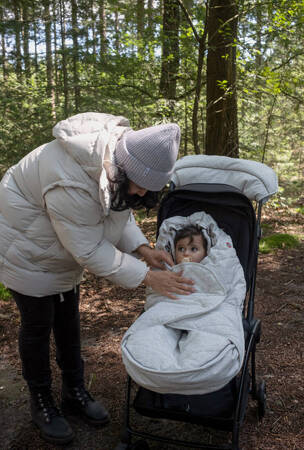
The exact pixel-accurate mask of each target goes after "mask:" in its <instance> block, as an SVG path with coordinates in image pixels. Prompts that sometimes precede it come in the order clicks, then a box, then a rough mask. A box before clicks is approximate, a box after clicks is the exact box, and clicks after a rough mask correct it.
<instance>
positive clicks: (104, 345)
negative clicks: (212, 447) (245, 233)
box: [0, 211, 304, 450]
mask: <svg viewBox="0 0 304 450" xmlns="http://www.w3.org/2000/svg"><path fill="white" fill-rule="evenodd" d="M265 220H266V222H268V224H269V225H270V227H271V229H272V231H273V230H275V231H280V232H298V233H300V232H301V233H303V225H304V219H303V216H300V215H294V216H293V217H292V218H290V217H289V216H284V215H282V213H280V211H275V212H273V213H272V214H271V215H269V213H268V215H267V217H265ZM142 225H143V228H144V229H145V232H146V234H148V235H150V237H151V239H152V237H153V233H154V230H155V221H154V219H147V220H145V221H144V222H143V224H142ZM303 254H304V243H303V242H302V245H301V247H299V248H297V249H292V250H286V249H285V250H278V251H276V252H275V253H273V254H271V255H261V256H260V261H259V267H258V280H257V289H256V314H255V315H256V317H259V318H260V319H261V320H262V340H261V343H260V344H259V346H258V351H257V367H258V377H259V378H263V379H264V380H265V381H266V383H267V396H268V399H267V402H268V403H267V412H266V417H265V418H264V420H263V422H262V423H260V424H259V423H258V421H257V414H256V407H255V403H253V402H252V401H251V400H250V402H249V406H248V411H247V415H246V420H245V423H244V425H243V427H242V431H241V448H242V450H274V449H275V450H280V449H282V450H286V449H297V450H300V449H303V448H304V444H303V442H304V387H303V369H304V367H303V343H304V267H303ZM143 300H144V291H143V289H141V288H139V289H137V290H135V291H127V290H124V289H120V288H116V287H113V286H111V285H110V284H109V283H108V282H106V281H104V280H97V279H95V278H93V277H90V276H88V278H87V280H86V282H85V283H84V284H83V287H82V300H81V317H82V335H83V356H84V359H85V361H86V379H87V383H88V385H89V386H90V390H91V391H92V393H93V395H94V396H95V397H97V398H101V399H103V400H104V403H105V404H106V406H107V407H108V409H109V411H110V414H111V417H112V421H111V424H110V425H109V426H107V427H106V428H104V429H96V428H90V427H89V426H88V425H84V424H83V423H81V422H80V421H79V420H78V419H75V418H69V420H70V423H71V425H72V427H73V429H74V430H75V434H76V438H75V440H74V441H73V443H72V444H70V445H69V446H68V448H70V449H100V450H113V449H114V448H115V445H116V444H117V442H118V440H119V431H120V428H121V423H122V418H123V409H124V395H125V382H126V376H125V371H124V367H123V365H122V362H121V358H120V347H119V346H120V340H121V337H122V334H123V333H124V331H125V330H126V329H127V328H128V326H129V325H130V324H131V323H132V322H133V321H134V320H135V318H136V317H137V315H138V314H139V312H140V311H141V309H142V305H143ZM18 323H19V317H18V313H17V310H16V307H15V306H14V304H13V303H12V302H3V301H0V346H1V355H0V448H1V449H3V450H6V449H10V450H12V449H16V450H17V449H20V450H21V449H22V450H24V449H55V448H57V447H56V446H52V445H48V444H46V443H45V442H44V441H42V440H41V439H40V438H39V436H38V434H37V432H36V430H35V429H34V428H33V425H32V423H31V421H30V415H29V411H28V403H27V402H28V395H27V390H26V388H25V384H24V381H23V379H22V376H21V368H20V363H19V358H18V353H17V345H18V344H17V334H18ZM52 361H54V352H52ZM52 367H53V374H54V376H53V385H54V392H55V396H56V397H57V398H59V393H60V374H59V371H58V369H57V367H56V365H55V364H54V363H53V366H52ZM136 420H137V421H138V422H141V421H144V419H143V418H142V417H139V416H137V418H136ZM144 423H145V425H144V426H145V427H146V428H147V429H149V430H152V429H153V430H155V429H156V430H158V431H159V432H160V433H163V434H165V433H167V434H170V435H172V436H174V435H175V436H176V435H177V434H178V435H179V436H181V435H182V436H183V437H185V438H186V432H187V431H188V429H189V426H184V425H183V424H178V425H176V424H175V423H169V422H166V423H165V424H164V425H159V424H158V423H156V422H155V421H148V422H146V421H144ZM201 435H202V429H201V428H200V427H194V429H193V430H192V431H191V435H190V438H191V439H192V440H195V439H199V437H200V436H201ZM210 439H211V440H212V442H215V441H216V440H217V439H218V436H217V434H216V433H215V434H214V433H213V434H211V436H210ZM151 448H153V449H161V450H165V449H171V448H172V449H173V448H176V447H172V446H171V447H169V446H166V445H162V444H159V443H157V444H155V443H154V444H153V443H151Z"/></svg>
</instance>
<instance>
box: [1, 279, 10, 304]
mask: <svg viewBox="0 0 304 450" xmlns="http://www.w3.org/2000/svg"><path fill="white" fill-rule="evenodd" d="M0 298H1V300H9V299H10V298H12V296H11V293H10V292H9V291H8V290H7V289H6V288H5V287H4V286H3V284H1V283H0Z"/></svg>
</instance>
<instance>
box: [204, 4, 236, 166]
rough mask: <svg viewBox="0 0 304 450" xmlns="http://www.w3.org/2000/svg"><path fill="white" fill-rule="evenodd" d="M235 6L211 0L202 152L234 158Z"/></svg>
mask: <svg viewBox="0 0 304 450" xmlns="http://www.w3.org/2000/svg"><path fill="white" fill-rule="evenodd" d="M237 22H238V21H237V6H236V3H235V1H234V0H225V1H224V0H211V1H210V7H209V18H208V56H207V126H206V154H208V155H214V154H215V155H226V156H231V157H234V158H236V157H238V124H237V96H236V38H237Z"/></svg>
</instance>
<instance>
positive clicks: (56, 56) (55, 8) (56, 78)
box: [52, 0, 59, 105]
mask: <svg viewBox="0 0 304 450" xmlns="http://www.w3.org/2000/svg"><path fill="white" fill-rule="evenodd" d="M52 13H53V36H54V76H55V87H54V89H55V105H58V103H59V98H58V85H59V75H58V44H57V18H58V17H59V16H58V15H57V5H56V0H53V4H52Z"/></svg>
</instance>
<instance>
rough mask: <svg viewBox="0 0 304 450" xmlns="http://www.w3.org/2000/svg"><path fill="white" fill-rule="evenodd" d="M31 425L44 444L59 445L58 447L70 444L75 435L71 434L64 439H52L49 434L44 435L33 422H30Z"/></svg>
mask: <svg viewBox="0 0 304 450" xmlns="http://www.w3.org/2000/svg"><path fill="white" fill-rule="evenodd" d="M32 423H33V424H34V425H35V427H37V428H38V430H39V433H40V436H41V438H42V439H44V440H45V441H46V442H49V443H51V444H59V445H65V444H69V443H70V442H72V440H73V439H74V437H75V434H74V433H73V434H72V435H71V436H70V437H65V438H56V437H52V436H50V435H49V434H45V433H44V432H43V431H42V430H41V429H40V427H39V425H38V424H37V423H36V422H34V421H33V420H32Z"/></svg>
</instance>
